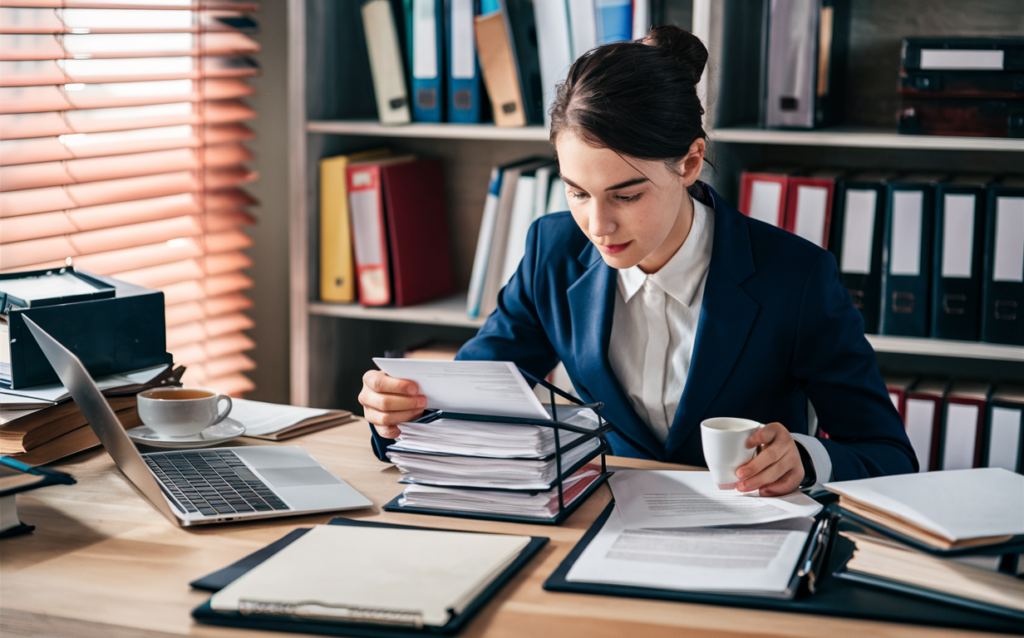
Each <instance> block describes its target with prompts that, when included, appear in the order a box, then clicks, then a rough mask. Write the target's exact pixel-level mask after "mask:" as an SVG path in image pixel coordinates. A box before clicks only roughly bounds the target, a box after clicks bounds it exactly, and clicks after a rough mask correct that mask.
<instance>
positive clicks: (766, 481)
mask: <svg viewBox="0 0 1024 638" xmlns="http://www.w3.org/2000/svg"><path fill="white" fill-rule="evenodd" d="M757 446H760V448H761V449H760V450H759V451H758V453H757V456H755V457H754V458H753V459H752V460H751V461H749V462H747V463H746V464H744V465H741V466H740V467H739V468H737V470H736V478H738V479H740V480H739V482H738V483H737V484H736V489H737V491H740V492H753V491H754V490H760V492H759V494H760V495H761V496H782V495H784V494H789V493H790V492H792V491H793V490H795V489H796V488H798V487H800V483H802V482H803V480H804V464H803V461H802V460H801V459H800V450H798V449H797V447H796V441H794V440H793V437H792V436H791V435H790V434H789V430H787V429H786V428H785V426H783V425H782V424H781V423H769V424H768V425H766V426H764V427H763V428H761V429H760V430H758V431H757V432H754V433H753V434H751V435H750V438H749V439H747V447H748V448H752V447H757Z"/></svg>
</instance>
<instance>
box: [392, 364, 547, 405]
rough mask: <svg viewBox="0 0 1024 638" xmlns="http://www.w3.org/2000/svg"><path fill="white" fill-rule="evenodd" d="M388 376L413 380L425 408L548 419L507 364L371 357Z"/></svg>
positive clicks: (528, 390) (519, 375)
mask: <svg viewBox="0 0 1024 638" xmlns="http://www.w3.org/2000/svg"><path fill="white" fill-rule="evenodd" d="M373 362H374V363H376V364H377V366H378V367H379V368H380V369H381V370H383V371H384V372H385V373H386V374H387V375H388V376H391V377H394V378H396V379H409V380H410V381H415V382H416V384H417V385H419V388H420V394H422V395H424V396H425V397H427V408H429V409H431V410H447V411H449V412H462V413H467V414H486V415H490V416H511V417H525V418H532V419H545V420H550V419H551V416H550V415H549V414H548V413H547V411H546V410H545V409H544V406H543V405H542V404H541V402H540V399H538V398H537V395H535V394H534V393H533V389H531V388H530V384H529V383H527V382H526V379H525V378H523V375H522V374H521V373H520V372H519V369H518V368H517V367H516V365H515V364H514V363H512V362H510V361H430V360H425V359H384V358H380V357H377V358H374V360H373Z"/></svg>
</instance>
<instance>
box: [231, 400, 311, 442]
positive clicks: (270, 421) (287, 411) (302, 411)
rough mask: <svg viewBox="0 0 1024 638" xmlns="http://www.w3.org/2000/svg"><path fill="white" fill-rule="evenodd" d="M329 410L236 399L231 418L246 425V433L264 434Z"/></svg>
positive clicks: (233, 403)
mask: <svg viewBox="0 0 1024 638" xmlns="http://www.w3.org/2000/svg"><path fill="white" fill-rule="evenodd" d="M328 412H330V410H319V409H316V408H302V407H298V406H294V405H280V404H278V403H264V402H263V401H249V400H248V399H235V400H234V401H233V402H232V407H231V418H232V419H235V420H236V421H238V422H239V423H241V424H242V425H244V426H245V433H246V434H250V435H257V436H262V435H264V434H272V433H274V432H278V431H280V430H283V429H285V428H289V427H291V426H293V425H295V424H296V423H299V422H300V421H305V420H306V419H312V418H314V417H318V416H323V415H324V414H327V413H328Z"/></svg>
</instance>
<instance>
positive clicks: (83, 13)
mask: <svg viewBox="0 0 1024 638" xmlns="http://www.w3.org/2000/svg"><path fill="white" fill-rule="evenodd" d="M256 9H257V7H256V5H255V4H254V3H247V2H215V1H204V0H132V1H127V0H101V1H96V0H0V244H2V246H0V272H14V271H24V270H36V269H41V268H51V267H56V266H62V265H65V264H68V263H72V264H74V265H75V266H76V267H78V268H81V269H84V270H88V271H92V272H96V273H99V274H102V275H109V276H112V277H117V278H120V279H124V280H126V281H130V282H132V283H136V284H139V285H143V286H149V287H153V288H159V289H161V290H163V291H164V295H165V298H166V304H167V314H166V316H167V348H168V350H169V351H170V352H171V353H172V354H173V355H174V360H175V362H176V363H180V364H184V365H186V366H187V367H188V370H187V372H186V374H185V378H184V381H185V383H188V384H193V385H203V386H207V387H211V388H215V389H217V390H220V391H223V392H228V393H230V394H233V395H236V396H238V395H240V394H241V393H243V392H245V391H248V390H251V389H253V384H252V382H251V381H250V380H249V379H248V378H247V377H246V376H245V374H244V373H245V372H246V371H247V370H252V369H253V368H254V367H255V364H254V363H253V361H252V359H250V358H249V357H248V356H246V354H245V352H246V351H248V350H251V349H252V348H253V347H254V346H255V344H254V343H253V342H252V340H251V339H250V338H249V337H248V336H246V335H245V334H244V331H245V330H249V329H251V328H252V327H253V322H252V319H250V318H249V317H248V316H247V315H246V314H245V311H246V310H247V309H249V308H250V307H252V302H251V301H250V300H249V299H248V298H247V297H246V296H245V294H244V292H243V291H245V290H246V289H247V288H249V287H251V286H252V280H251V279H249V277H247V276H246V275H245V274H244V272H243V271H244V270H245V269H246V268H248V267H249V266H251V265H252V262H251V260H250V258H249V257H248V256H247V255H246V254H245V252H244V251H245V249H246V248H248V247H249V246H250V245H251V244H252V240H251V239H250V238H249V236H248V235H247V234H246V233H245V232H243V230H242V228H243V227H244V226H246V225H249V224H253V223H255V219H254V218H253V217H252V215H251V214H250V213H249V212H248V208H249V207H250V206H252V205H254V204H255V203H256V201H255V200H254V199H253V198H252V197H250V196H249V195H248V194H247V193H246V192H245V191H244V190H242V186H243V185H244V184H246V183H249V182H252V181H253V180H254V179H256V174H255V172H254V171H252V170H250V169H249V168H247V167H246V164H247V163H248V162H250V161H251V160H252V159H253V155H252V153H251V152H250V151H249V149H248V148H246V146H245V142H246V141H248V140H251V139H253V137H254V135H253V132H252V130H251V129H249V128H248V127H247V126H246V125H245V123H244V122H245V121H246V120H249V119H252V118H253V117H255V115H256V113H255V112H254V111H253V110H252V109H251V108H249V107H248V106H247V105H246V104H245V102H244V99H245V98H246V97H249V96H251V95H253V88H252V87H251V86H250V85H249V84H248V83H247V81H246V79H247V78H250V77H252V76H254V75H256V74H257V73H258V68H257V66H256V63H255V62H254V61H253V60H252V59H251V58H250V57H248V56H249V55H250V54H253V53H256V52H258V51H259V45H258V44H257V43H256V42H255V40H253V39H252V37H250V36H251V34H252V33H253V32H254V30H255V27H256V24H255V22H254V21H253V19H252V18H251V17H250V14H252V13H253V12H255V11H256Z"/></svg>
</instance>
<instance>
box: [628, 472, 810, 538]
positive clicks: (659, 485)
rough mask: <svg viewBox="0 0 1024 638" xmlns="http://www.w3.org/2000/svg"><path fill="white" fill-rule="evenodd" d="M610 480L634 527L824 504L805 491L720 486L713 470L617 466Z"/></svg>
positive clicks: (749, 516)
mask: <svg viewBox="0 0 1024 638" xmlns="http://www.w3.org/2000/svg"><path fill="white" fill-rule="evenodd" d="M608 483H609V485H610V486H611V488H612V493H613V494H614V495H615V502H616V504H617V508H618V510H619V512H620V514H621V516H622V522H623V525H624V527H625V528H626V529H630V530H636V529H656V528H666V527H668V528H678V527H707V526H711V525H753V524H756V523H770V522H773V521H781V520H784V519H787V518H799V517H811V516H814V515H816V514H817V513H818V512H820V511H821V504H820V503H818V502H817V501H815V500H814V499H812V498H810V497H809V496H807V495H806V494H803V493H801V492H794V493H792V494H787V495H786V496H779V497H761V496H758V495H757V494H756V493H749V494H742V493H739V492H736V491H735V490H720V489H718V486H717V485H715V483H714V482H713V481H712V480H711V473H710V472H684V471H668V470H619V471H616V472H615V474H614V475H612V477H611V479H609V481H608Z"/></svg>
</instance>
